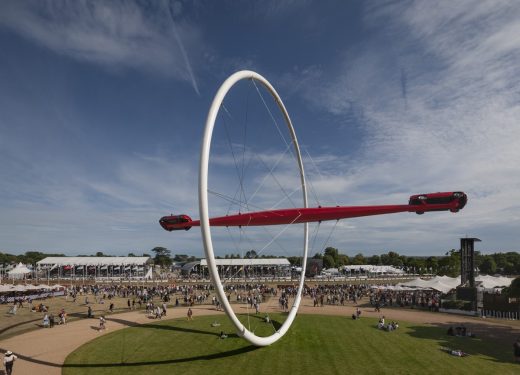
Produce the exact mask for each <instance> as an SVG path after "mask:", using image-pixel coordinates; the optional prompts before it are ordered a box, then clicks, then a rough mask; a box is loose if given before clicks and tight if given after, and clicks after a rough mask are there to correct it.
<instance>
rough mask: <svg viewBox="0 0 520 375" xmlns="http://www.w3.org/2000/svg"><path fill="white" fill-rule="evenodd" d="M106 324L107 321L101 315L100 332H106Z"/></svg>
mask: <svg viewBox="0 0 520 375" xmlns="http://www.w3.org/2000/svg"><path fill="white" fill-rule="evenodd" d="M105 323H106V319H105V317H104V316H103V315H101V316H100V317H99V329H98V331H104V330H105Z"/></svg>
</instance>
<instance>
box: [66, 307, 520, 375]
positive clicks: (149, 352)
mask: <svg viewBox="0 0 520 375" xmlns="http://www.w3.org/2000/svg"><path fill="white" fill-rule="evenodd" d="M272 318H273V319H274V320H280V321H282V320H283V319H284V317H283V316H281V315H273V316H272ZM215 319H216V318H215V317H197V318H196V319H195V320H194V321H190V322H188V321H186V320H179V319H177V320H171V321H163V322H159V323H157V324H146V325H142V326H137V327H132V328H128V329H124V330H120V331H116V332H113V333H109V334H107V335H103V336H101V337H99V338H97V339H95V340H93V341H91V342H89V343H87V344H85V345H84V346H82V347H81V348H79V349H78V350H77V351H75V352H74V353H72V354H71V355H70V356H69V357H68V358H67V360H66V362H65V366H64V369H63V374H64V375H82V374H96V375H102V374H124V375H131V374H143V373H146V374H171V373H182V374H212V375H219V374H222V375H224V374H226V375H231V374H251V375H262V374H266V375H267V374H269V375H272V374H286V373H289V374H292V373H300V374H314V373H316V374H321V373H326V374H345V373H353V374H418V373H420V374H444V373H446V374H489V373H500V374H517V373H519V371H520V365H518V364H514V363H512V361H511V359H512V358H511V348H509V347H504V346H503V345H502V344H498V342H494V341H486V340H481V339H478V338H477V339H470V338H460V337H449V336H447V335H446V333H445V331H444V329H442V328H438V327H433V326H427V325H424V326H421V325H417V324H407V323H403V322H400V324H401V327H400V328H399V330H397V331H394V332H385V331H381V330H378V329H377V328H375V327H376V323H377V322H376V320H375V319H369V318H362V319H361V320H356V321H354V320H352V319H350V317H341V316H318V315H299V316H298V317H297V319H296V320H295V323H294V324H293V327H291V329H290V330H289V332H288V333H287V334H286V335H285V336H284V337H283V338H282V339H281V340H280V341H278V342H277V343H275V344H273V345H271V346H269V347H265V348H255V347H253V346H251V345H249V344H248V343H247V342H246V341H245V340H243V339H240V338H238V337H237V336H236V335H235V334H234V333H233V332H234V330H233V329H232V327H231V325H230V323H229V322H228V321H227V319H226V318H224V317H219V318H218V320H219V323H221V326H220V327H212V326H211V323H212V322H214V321H215ZM242 319H244V320H246V319H247V318H246V317H242ZM250 319H255V320H256V321H254V322H253V321H252V324H251V327H254V328H255V332H256V333H257V334H259V335H267V334H271V333H272V331H273V327H272V325H271V324H268V323H263V322H261V320H260V319H258V318H254V317H250ZM220 331H224V332H226V333H227V334H228V335H229V337H228V338H227V339H224V340H221V339H219V338H218V335H219V333H220ZM441 346H450V347H453V348H461V349H463V350H465V351H466V352H469V353H470V354H472V355H471V356H469V357H465V358H458V357H453V356H450V355H448V354H446V353H444V352H442V351H441V350H440V347H441Z"/></svg>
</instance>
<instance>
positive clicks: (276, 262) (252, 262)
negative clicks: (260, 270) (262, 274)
mask: <svg viewBox="0 0 520 375" xmlns="http://www.w3.org/2000/svg"><path fill="white" fill-rule="evenodd" d="M215 264H216V265H217V266H290V265H291V263H289V261H288V260H287V259H286V258H273V259H271V258H255V259H215ZM200 265H201V266H207V265H208V262H207V261H206V259H201V260H200Z"/></svg>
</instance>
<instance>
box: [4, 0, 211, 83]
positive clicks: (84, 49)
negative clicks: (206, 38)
mask: <svg viewBox="0 0 520 375" xmlns="http://www.w3.org/2000/svg"><path fill="white" fill-rule="evenodd" d="M1 8H2V10H1V12H0V25H3V26H4V27H7V28H10V29H12V30H14V31H15V32H17V33H19V34H21V35H23V36H24V37H26V38H29V39H31V40H33V41H35V42H37V43H39V44H41V45H43V46H45V47H47V48H50V49H52V50H53V51H55V52H57V53H60V54H63V55H66V56H70V57H72V58H75V59H77V60H81V61H87V62H90V63H95V64H99V65H102V66H105V67H107V68H109V69H116V70H117V69H120V68H121V67H125V68H134V69H144V70H146V71H148V72H154V73H159V74H162V75H166V76H170V77H174V78H176V79H179V80H184V81H187V82H190V83H191V84H192V86H193V88H194V90H195V91H196V92H197V93H198V86H197V82H196V78H195V76H194V73H193V68H192V65H191V63H190V60H189V59H188V52H187V51H186V50H185V46H190V47H191V49H192V50H196V49H197V48H198V46H199V45H201V40H200V36H201V35H200V33H199V31H198V29H197V28H196V27H195V26H194V25H192V24H189V23H187V22H184V21H183V20H182V19H181V18H179V19H178V20H175V21H174V19H173V17H175V16H176V13H175V11H174V9H175V5H173V8H174V9H173V10H172V12H173V14H172V16H171V17H170V11H169V3H168V2H151V3H150V4H148V6H146V7H140V6H139V5H138V3H136V2H133V1H109V2H105V1H102V2H99V1H88V0H77V1H60V2H56V1H23V2H22V1H13V2H4V3H2V6H1Z"/></svg>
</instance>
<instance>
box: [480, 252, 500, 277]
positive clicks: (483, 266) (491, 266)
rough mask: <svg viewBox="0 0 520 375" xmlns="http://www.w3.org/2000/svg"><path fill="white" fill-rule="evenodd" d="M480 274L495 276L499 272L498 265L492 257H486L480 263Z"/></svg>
mask: <svg viewBox="0 0 520 375" xmlns="http://www.w3.org/2000/svg"><path fill="white" fill-rule="evenodd" d="M479 269H480V272H482V273H485V274H488V275H494V274H495V273H496V272H497V264H496V263H495V259H493V257H492V256H491V255H485V256H484V257H483V258H482V261H481V263H480V267H479Z"/></svg>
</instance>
